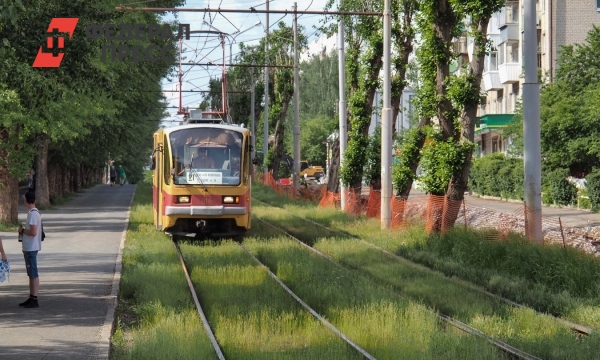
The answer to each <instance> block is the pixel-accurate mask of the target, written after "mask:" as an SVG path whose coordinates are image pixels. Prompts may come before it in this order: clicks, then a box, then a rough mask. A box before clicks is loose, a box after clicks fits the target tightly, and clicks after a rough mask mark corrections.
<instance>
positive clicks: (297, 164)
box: [292, 3, 300, 189]
mask: <svg viewBox="0 0 600 360" xmlns="http://www.w3.org/2000/svg"><path fill="white" fill-rule="evenodd" d="M297 11H298V5H297V3H294V169H292V170H293V173H294V188H295V189H298V187H299V186H300V120H299V107H300V83H299V82H298V57H299V54H298V13H297Z"/></svg>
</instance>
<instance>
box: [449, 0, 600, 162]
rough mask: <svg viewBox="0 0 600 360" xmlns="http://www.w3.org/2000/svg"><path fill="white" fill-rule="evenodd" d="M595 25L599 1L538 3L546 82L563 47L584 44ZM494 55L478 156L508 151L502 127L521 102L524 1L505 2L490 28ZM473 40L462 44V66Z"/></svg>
mask: <svg viewBox="0 0 600 360" xmlns="http://www.w3.org/2000/svg"><path fill="white" fill-rule="evenodd" d="M593 25H600V0H538V1H537V29H538V67H539V68H541V74H542V81H544V82H550V81H552V79H553V77H554V76H555V74H556V64H557V59H558V56H559V50H560V47H561V46H562V45H569V44H574V43H583V42H584V41H585V39H586V36H587V33H588V31H589V30H591V29H592V27H593ZM488 34H489V38H490V40H491V41H492V43H493V48H494V51H492V52H491V53H490V54H489V55H488V56H486V59H485V67H484V68H485V69H484V73H483V79H482V85H481V87H482V90H484V91H486V92H487V99H486V104H485V105H482V106H481V107H480V109H479V112H478V116H479V121H478V126H477V129H476V135H475V142H476V143H477V144H478V145H479V151H478V153H479V154H480V155H486V154H490V153H493V152H505V151H506V150H507V147H508V146H510V139H503V138H502V128H503V127H505V126H506V124H507V123H508V122H509V121H510V119H511V118H512V116H511V115H512V114H514V112H515V109H516V105H517V101H518V100H519V99H520V98H521V88H522V83H523V80H524V79H523V49H522V44H523V1H522V0H521V1H506V4H505V6H504V7H503V8H502V10H501V11H500V12H498V13H496V14H494V16H493V17H492V19H491V21H490V24H489V27H488ZM472 41H473V40H472V39H468V38H466V37H463V38H460V39H458V41H457V42H456V45H455V50H456V52H458V53H460V54H461V57H460V59H459V61H458V64H457V65H458V66H457V68H460V63H461V62H464V61H467V60H468V59H469V58H470V57H471V56H472V54H473V44H472Z"/></svg>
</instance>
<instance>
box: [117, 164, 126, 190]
mask: <svg viewBox="0 0 600 360" xmlns="http://www.w3.org/2000/svg"><path fill="white" fill-rule="evenodd" d="M118 171H119V183H120V184H121V186H123V184H125V169H123V165H119V170H118Z"/></svg>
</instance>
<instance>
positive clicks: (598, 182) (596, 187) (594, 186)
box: [585, 170, 600, 212]
mask: <svg viewBox="0 0 600 360" xmlns="http://www.w3.org/2000/svg"><path fill="white" fill-rule="evenodd" d="M585 180H586V182H587V184H586V187H587V190H588V195H589V197H590V203H591V205H592V211H595V212H597V211H600V171H599V170H595V171H593V172H592V173H590V174H588V175H587V176H586V177H585Z"/></svg>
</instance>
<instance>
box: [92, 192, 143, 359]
mask: <svg viewBox="0 0 600 360" xmlns="http://www.w3.org/2000/svg"><path fill="white" fill-rule="evenodd" d="M136 190H137V189H136ZM134 196H135V190H134V192H133V194H132V195H131V200H130V201H129V210H127V216H126V217H125V225H124V226H123V233H122V235H121V243H120V244H119V252H118V254H117V259H116V260H115V273H114V276H113V281H112V286H111V291H110V295H108V296H107V299H108V309H107V311H106V318H105V319H104V325H102V328H101V329H100V332H99V334H98V335H99V336H98V338H99V340H98V345H97V347H98V356H97V358H98V359H107V360H108V358H109V353H110V337H111V335H112V331H113V325H114V321H115V312H116V309H117V302H118V297H117V295H118V292H119V285H120V283H121V267H122V258H123V248H124V247H125V239H126V237H127V229H128V228H129V217H130V215H131V206H132V205H133V198H134Z"/></svg>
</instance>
